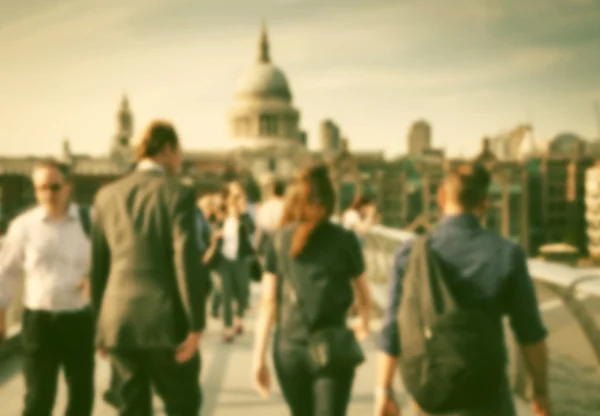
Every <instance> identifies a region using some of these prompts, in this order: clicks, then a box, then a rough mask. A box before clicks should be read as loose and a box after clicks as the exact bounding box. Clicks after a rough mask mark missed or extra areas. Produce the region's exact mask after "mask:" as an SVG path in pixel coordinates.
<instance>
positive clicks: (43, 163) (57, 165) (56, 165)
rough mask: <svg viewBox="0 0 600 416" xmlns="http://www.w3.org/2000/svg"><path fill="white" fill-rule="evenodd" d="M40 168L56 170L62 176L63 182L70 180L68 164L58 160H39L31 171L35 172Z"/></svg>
mask: <svg viewBox="0 0 600 416" xmlns="http://www.w3.org/2000/svg"><path fill="white" fill-rule="evenodd" d="M40 168H47V169H56V170H58V171H59V172H60V173H61V174H62V176H63V178H65V181H70V180H71V168H70V167H69V165H68V164H66V163H64V162H61V161H59V160H56V159H52V158H49V159H43V160H40V161H38V162H36V163H35V165H34V166H33V170H34V171H35V170H36V169H40Z"/></svg>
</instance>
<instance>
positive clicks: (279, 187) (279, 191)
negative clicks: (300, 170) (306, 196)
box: [273, 180, 285, 198]
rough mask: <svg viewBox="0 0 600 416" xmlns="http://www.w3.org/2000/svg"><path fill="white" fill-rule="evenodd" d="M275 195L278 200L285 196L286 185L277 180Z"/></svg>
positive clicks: (274, 189) (274, 187)
mask: <svg viewBox="0 0 600 416" xmlns="http://www.w3.org/2000/svg"><path fill="white" fill-rule="evenodd" d="M273 194H274V195H275V196H276V197H278V198H283V196H284V195H285V183H284V182H283V181H280V180H276V181H275V184H274V185H273Z"/></svg>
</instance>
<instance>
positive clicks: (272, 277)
mask: <svg viewBox="0 0 600 416" xmlns="http://www.w3.org/2000/svg"><path fill="white" fill-rule="evenodd" d="M335 199H336V195H335V191H334V187H333V184H332V182H331V179H330V177H329V172H328V169H327V168H326V167H325V166H321V165H319V166H316V167H313V168H310V169H307V170H306V171H304V172H303V173H302V175H301V176H300V179H299V180H298V182H297V183H294V184H292V185H291V186H290V188H289V190H288V192H287V193H286V202H285V206H284V210H283V211H284V212H283V216H282V217H283V223H282V224H281V228H280V229H279V230H278V231H277V232H276V233H275V234H274V236H273V239H272V243H271V244H270V247H269V249H268V250H267V254H266V258H265V270H266V271H265V274H264V276H263V280H262V286H261V303H260V309H259V315H258V318H257V322H256V332H255V344H254V353H253V357H254V358H253V379H254V383H255V386H256V388H257V390H258V391H259V393H261V394H262V395H263V396H267V395H268V394H269V391H270V370H269V368H268V366H267V361H266V351H267V345H268V344H269V333H270V329H271V327H272V325H273V323H274V322H276V325H275V336H274V342H273V359H274V363H275V373H276V375H277V379H278V381H279V384H280V386H281V391H282V393H283V396H284V398H285V401H286V403H287V405H288V407H289V409H290V412H291V414H292V415H293V416H344V415H346V411H347V407H348V403H349V401H350V396H351V391H352V385H353V382H354V375H355V370H356V367H357V366H358V365H360V364H361V363H362V361H363V360H364V355H363V353H362V349H361V347H360V344H359V341H362V340H364V339H365V338H366V336H367V334H368V331H369V315H370V303H371V298H370V293H369V289H368V283H367V280H366V277H365V274H364V271H365V266H364V260H363V254H362V251H361V249H360V245H359V243H358V240H357V238H356V236H355V234H354V233H352V232H350V231H348V230H345V229H344V228H342V227H341V226H339V225H337V224H334V223H333V222H332V221H331V220H330V217H331V215H332V213H333V210H334V207H335ZM354 292H355V293H356V294H357V297H358V305H359V310H360V320H359V321H358V322H359V323H358V325H357V326H356V328H354V330H351V329H350V328H348V326H347V313H348V309H349V308H350V305H351V304H352V301H353V296H354V295H353V293H354ZM321 351H327V354H326V356H323V355H322V354H321V353H320V352H321Z"/></svg>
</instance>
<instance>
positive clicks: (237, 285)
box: [219, 258, 250, 328]
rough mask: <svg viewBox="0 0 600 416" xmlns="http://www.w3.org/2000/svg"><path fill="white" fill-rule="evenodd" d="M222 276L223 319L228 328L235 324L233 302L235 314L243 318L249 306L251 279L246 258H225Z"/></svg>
mask: <svg viewBox="0 0 600 416" xmlns="http://www.w3.org/2000/svg"><path fill="white" fill-rule="evenodd" d="M219 274H220V276H221V293H222V302H223V321H224V323H225V327H226V328H231V327H232V326H233V303H234V302H235V304H236V310H235V314H236V316H237V317H238V318H243V317H244V313H245V312H246V309H247V308H248V300H249V296H250V280H249V276H248V263H247V261H246V260H243V259H242V260H229V259H226V258H223V259H222V260H221V264H220V267H219Z"/></svg>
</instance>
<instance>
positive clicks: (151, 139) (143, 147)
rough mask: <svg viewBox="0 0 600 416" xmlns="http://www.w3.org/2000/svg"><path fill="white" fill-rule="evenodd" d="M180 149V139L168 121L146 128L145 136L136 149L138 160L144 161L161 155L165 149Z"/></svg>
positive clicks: (153, 123)
mask: <svg viewBox="0 0 600 416" xmlns="http://www.w3.org/2000/svg"><path fill="white" fill-rule="evenodd" d="M165 146H170V147H171V148H173V149H177V148H178V147H179V138H178V137H177V133H176V132H175V128H174V127H173V125H172V124H171V123H169V122H167V121H160V120H159V121H153V122H152V123H150V125H149V126H148V127H147V128H146V131H145V132H144V135H143V136H142V138H141V140H140V141H139V143H138V145H137V147H136V152H135V154H136V159H137V160H138V161H139V160H142V159H145V158H152V157H155V156H157V155H159V154H160V153H161V152H162V151H163V150H164V148H165Z"/></svg>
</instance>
